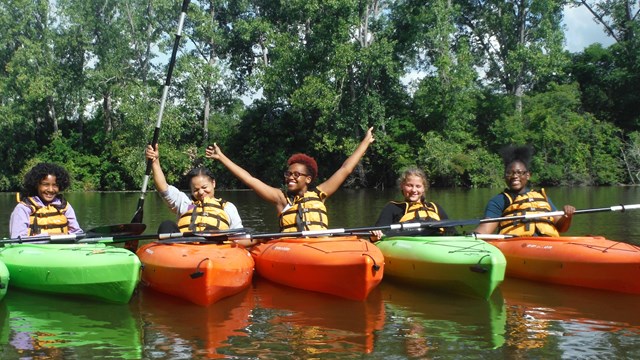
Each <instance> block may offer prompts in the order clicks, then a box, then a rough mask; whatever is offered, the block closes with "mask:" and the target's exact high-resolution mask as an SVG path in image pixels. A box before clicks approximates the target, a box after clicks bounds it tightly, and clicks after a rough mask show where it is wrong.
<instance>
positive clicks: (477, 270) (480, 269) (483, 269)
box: [469, 254, 491, 274]
mask: <svg viewBox="0 0 640 360" xmlns="http://www.w3.org/2000/svg"><path fill="white" fill-rule="evenodd" d="M486 257H491V255H490V254H486V255H484V256H482V257H481V258H480V259H479V260H478V263H477V264H475V265H473V266H469V270H471V272H475V273H479V274H486V273H488V272H489V269H487V268H486V267H485V266H482V259H484V258H486Z"/></svg>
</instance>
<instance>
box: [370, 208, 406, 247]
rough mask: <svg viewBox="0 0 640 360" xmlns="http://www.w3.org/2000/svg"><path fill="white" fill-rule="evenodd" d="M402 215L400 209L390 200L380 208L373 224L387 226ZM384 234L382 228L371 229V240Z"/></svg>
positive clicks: (376, 239)
mask: <svg viewBox="0 0 640 360" xmlns="http://www.w3.org/2000/svg"><path fill="white" fill-rule="evenodd" d="M401 217H402V209H400V208H399V207H398V206H397V205H395V204H394V203H392V202H390V203H388V204H387V205H385V206H384V207H383V208H382V211H380V215H379V216H378V220H377V221H376V225H375V226H387V225H391V224H395V223H397V222H398V221H399V220H400V218H401ZM383 236H384V232H383V231H382V230H373V231H371V241H374V242H375V241H378V240H380V239H381V238H382V237H383Z"/></svg>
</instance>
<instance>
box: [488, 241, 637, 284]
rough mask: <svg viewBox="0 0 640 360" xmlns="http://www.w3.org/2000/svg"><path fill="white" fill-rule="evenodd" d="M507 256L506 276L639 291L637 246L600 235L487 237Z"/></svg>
mask: <svg viewBox="0 0 640 360" xmlns="http://www.w3.org/2000/svg"><path fill="white" fill-rule="evenodd" d="M487 241H488V242H489V243H491V244H493V245H494V246H496V247H497V248H499V249H500V250H501V251H502V253H503V254H504V256H505V257H506V258H507V271H506V275H507V276H511V277H516V278H522V279H528V280H534V281H540V282H548V283H554V284H562V285H572V286H581V287H587V288H593V289H601V290H609V291H618V292H624V293H633V294H640V247H639V246H637V245H632V244H627V243H623V242H619V241H612V240H608V239H606V238H604V237H600V236H594V237H591V236H583V237H570V236H567V237H516V238H506V239H497V240H487Z"/></svg>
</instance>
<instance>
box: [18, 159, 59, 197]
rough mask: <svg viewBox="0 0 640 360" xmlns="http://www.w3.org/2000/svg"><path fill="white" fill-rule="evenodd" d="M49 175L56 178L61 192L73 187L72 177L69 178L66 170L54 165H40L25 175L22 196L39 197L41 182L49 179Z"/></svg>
mask: <svg viewBox="0 0 640 360" xmlns="http://www.w3.org/2000/svg"><path fill="white" fill-rule="evenodd" d="M47 175H53V176H55V177H56V183H57V184H58V189H59V191H61V192H62V191H64V190H65V189H67V188H68V187H69V186H70V185H71V176H69V173H68V172H67V170H65V168H63V167H62V166H60V165H56V164H52V163H39V164H37V165H35V166H34V167H32V168H31V170H29V171H28V172H27V173H26V174H25V175H24V180H23V182H22V194H23V195H24V196H36V195H38V185H40V181H41V180H42V179H44V178H45V177H47Z"/></svg>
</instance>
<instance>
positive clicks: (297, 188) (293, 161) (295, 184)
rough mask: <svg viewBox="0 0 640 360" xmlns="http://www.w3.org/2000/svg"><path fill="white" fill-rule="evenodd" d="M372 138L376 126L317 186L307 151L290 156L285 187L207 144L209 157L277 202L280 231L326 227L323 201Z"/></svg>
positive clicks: (266, 198) (267, 197)
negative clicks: (253, 172)
mask: <svg viewBox="0 0 640 360" xmlns="http://www.w3.org/2000/svg"><path fill="white" fill-rule="evenodd" d="M373 141H374V138H373V128H369V129H368V130H367V133H366V135H365V136H364V138H363V139H362V141H361V142H360V144H359V145H358V147H357V148H356V150H355V151H354V152H353V154H351V155H350V156H349V157H348V158H347V160H345V162H344V163H343V164H342V166H341V167H340V168H339V169H338V170H337V171H336V172H335V173H334V174H333V175H331V177H330V178H329V179H327V180H326V181H324V182H323V183H321V184H319V185H317V186H315V187H314V186H312V185H311V184H312V183H313V181H314V180H315V179H316V178H317V177H318V165H317V163H316V161H315V160H314V159H313V158H312V157H310V156H308V155H305V154H294V155H292V156H291V157H290V158H289V159H288V161H287V165H288V168H287V170H285V171H284V174H283V175H284V183H285V186H286V189H281V188H278V187H273V186H270V185H267V184H265V183H264V182H262V181H261V180H259V179H257V178H255V177H254V176H253V175H251V174H250V173H249V172H248V171H246V170H245V169H243V168H241V167H240V166H238V165H236V164H235V163H234V162H233V161H231V160H230V159H229V158H228V157H227V156H225V155H224V154H223V153H222V151H221V150H220V148H219V147H218V145H217V144H215V143H214V144H213V145H212V146H209V147H207V149H206V152H205V154H206V157H207V158H210V159H216V160H218V161H220V162H221V163H222V164H223V165H224V166H225V167H226V168H227V169H229V171H231V173H232V174H234V175H235V176H236V177H237V178H238V179H240V180H241V181H242V182H243V183H245V184H246V185H247V186H248V187H250V188H251V189H253V190H254V191H255V192H256V193H257V194H258V196H260V197H261V198H262V199H264V200H266V201H268V202H270V203H272V204H274V205H275V207H276V209H277V211H278V214H279V220H280V231H281V232H296V231H307V230H326V229H328V227H329V219H328V216H327V210H326V207H325V204H324V201H325V200H326V199H327V198H328V197H329V196H331V195H333V194H334V193H335V192H336V191H337V190H338V189H339V188H340V186H341V185H342V183H343V182H344V181H345V180H346V179H347V177H348V176H349V174H351V172H352V171H353V169H354V168H355V167H356V165H357V164H358V162H359V161H360V159H361V158H362V156H363V155H364V154H365V152H366V151H367V148H368V147H369V145H370V144H371V143H372V142H373Z"/></svg>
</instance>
